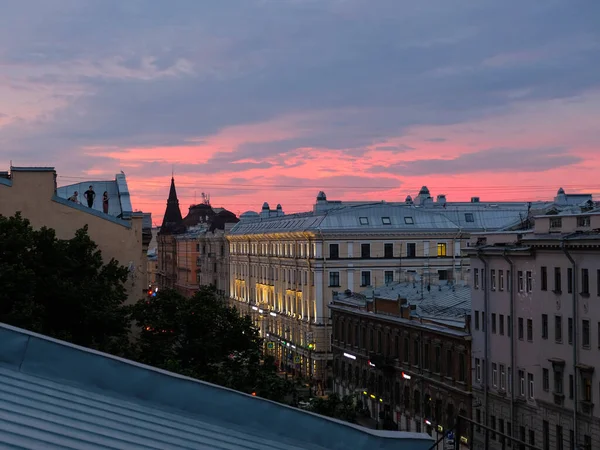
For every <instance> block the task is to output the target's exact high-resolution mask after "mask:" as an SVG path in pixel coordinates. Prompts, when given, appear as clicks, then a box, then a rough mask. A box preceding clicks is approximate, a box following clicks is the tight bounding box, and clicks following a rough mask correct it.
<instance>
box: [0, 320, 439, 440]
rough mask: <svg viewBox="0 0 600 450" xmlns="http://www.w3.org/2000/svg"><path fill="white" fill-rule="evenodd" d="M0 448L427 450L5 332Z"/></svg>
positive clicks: (0, 351)
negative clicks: (400, 449)
mask: <svg viewBox="0 0 600 450" xmlns="http://www.w3.org/2000/svg"><path fill="white" fill-rule="evenodd" d="M0 417H1V419H2V420H1V421H0V447H2V448H8V449H11V448H13V449H17V448H19V449H22V448H44V449H67V448H68V449H80V448H86V449H95V450H100V449H109V448H110V449H166V448H168V449H184V448H185V449H190V448H194V449H229V450H233V449H254V450H278V449H279V450H291V449H297V450H301V449H305V450H311V449H312V450H325V449H332V450H333V449H340V450H341V449H344V450H345V449H348V448H352V449H353V450H361V449H365V450H366V449H375V448H376V449H380V450H387V449H397V448H402V449H404V450H425V449H428V448H429V447H430V446H431V445H432V443H433V441H432V439H431V438H430V437H429V436H428V435H425V434H420V433H406V432H393V431H376V430H367V429H365V428H361V427H359V426H355V425H351V424H346V423H344V422H341V421H338V420H335V419H329V418H325V417H322V416H318V415H316V414H312V413H310V412H306V411H301V410H298V409H295V408H291V407H287V406H284V405H279V404H276V403H273V402H271V401H268V400H264V399H260V398H256V397H252V396H249V395H246V394H242V393H239V392H235V391H232V390H229V389H225V388H222V387H219V386H215V385H211V384H208V383H203V382H200V381H197V380H193V379H190V378H187V377H183V376H179V375H176V374H172V373H169V372H165V371H162V370H158V369H155V368H152V367H148V366H144V365H141V364H137V363H134V362H132V361H127V360H124V359H120V358H116V357H113V356H110V355H107V354H103V353H99V352H96V351H93V350H88V349H84V348H82V347H77V346H74V345H71V344H68V343H65V342H62V341H58V340H55V339H51V338H47V337H45V336H41V335H38V334H35V333H31V332H28V331H25V330H21V329H18V328H14V327H11V326H8V325H2V324H0Z"/></svg>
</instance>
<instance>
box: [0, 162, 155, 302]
mask: <svg viewBox="0 0 600 450" xmlns="http://www.w3.org/2000/svg"><path fill="white" fill-rule="evenodd" d="M56 179H57V176H56V171H55V170H54V168H52V167H11V170H10V172H3V173H0V214H2V215H4V216H12V215H14V214H15V213H16V212H17V211H21V213H22V215H23V217H25V218H27V219H28V220H29V221H30V222H31V224H32V226H33V227H34V228H41V227H43V226H47V227H49V228H53V229H55V230H56V235H57V237H58V238H59V239H70V238H72V237H73V236H74V235H75V231H76V230H78V229H80V228H82V227H84V226H85V225H87V226H88V232H89V235H90V237H91V238H92V240H93V241H94V242H95V243H96V244H97V245H98V248H99V249H100V250H101V251H102V256H103V258H104V261H106V262H108V261H109V260H110V259H111V258H114V259H116V260H117V261H119V263H120V264H122V265H124V266H126V267H128V268H129V280H128V281H127V283H126V288H127V291H128V294H129V300H128V301H129V302H130V303H133V302H136V301H137V300H139V299H140V298H141V297H142V295H143V293H144V292H145V290H146V289H147V273H146V270H147V268H146V252H147V249H148V244H149V242H150V238H151V233H150V230H149V229H148V218H149V215H147V214H144V213H139V212H133V210H132V207H131V201H130V197H129V190H128V188H127V181H126V178H125V175H124V174H122V173H121V174H118V175H116V178H115V180H113V181H86V182H82V183H79V184H77V185H70V186H63V187H60V188H59V187H57V185H56ZM81 186H85V187H86V189H89V186H93V188H94V189H98V191H97V192H98V193H100V192H101V191H102V192H105V191H106V192H108V193H109V194H108V202H109V207H108V212H104V210H103V209H102V203H101V202H100V206H98V195H96V198H95V201H94V203H93V204H92V207H89V206H87V203H86V204H85V205H82V204H81V202H80V201H72V200H69V198H70V197H71V196H72V195H73V193H74V192H75V191H76V190H81ZM100 198H102V194H100Z"/></svg>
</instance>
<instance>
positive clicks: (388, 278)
mask: <svg viewBox="0 0 600 450" xmlns="http://www.w3.org/2000/svg"><path fill="white" fill-rule="evenodd" d="M383 282H384V283H385V284H392V283H393V282H394V271H393V270H386V271H385V272H384V273H383Z"/></svg>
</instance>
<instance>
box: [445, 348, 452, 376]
mask: <svg viewBox="0 0 600 450" xmlns="http://www.w3.org/2000/svg"><path fill="white" fill-rule="evenodd" d="M452 361H454V353H453V352H452V350H450V349H448V350H446V376H447V377H451V378H454V373H453V372H454V371H453V370H452V369H453V367H452Z"/></svg>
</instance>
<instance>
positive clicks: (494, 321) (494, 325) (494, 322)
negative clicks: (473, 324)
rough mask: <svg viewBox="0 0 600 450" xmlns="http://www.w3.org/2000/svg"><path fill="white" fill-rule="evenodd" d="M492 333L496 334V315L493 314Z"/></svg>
mask: <svg viewBox="0 0 600 450" xmlns="http://www.w3.org/2000/svg"><path fill="white" fill-rule="evenodd" d="M492 333H493V334H496V313H492Z"/></svg>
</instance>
